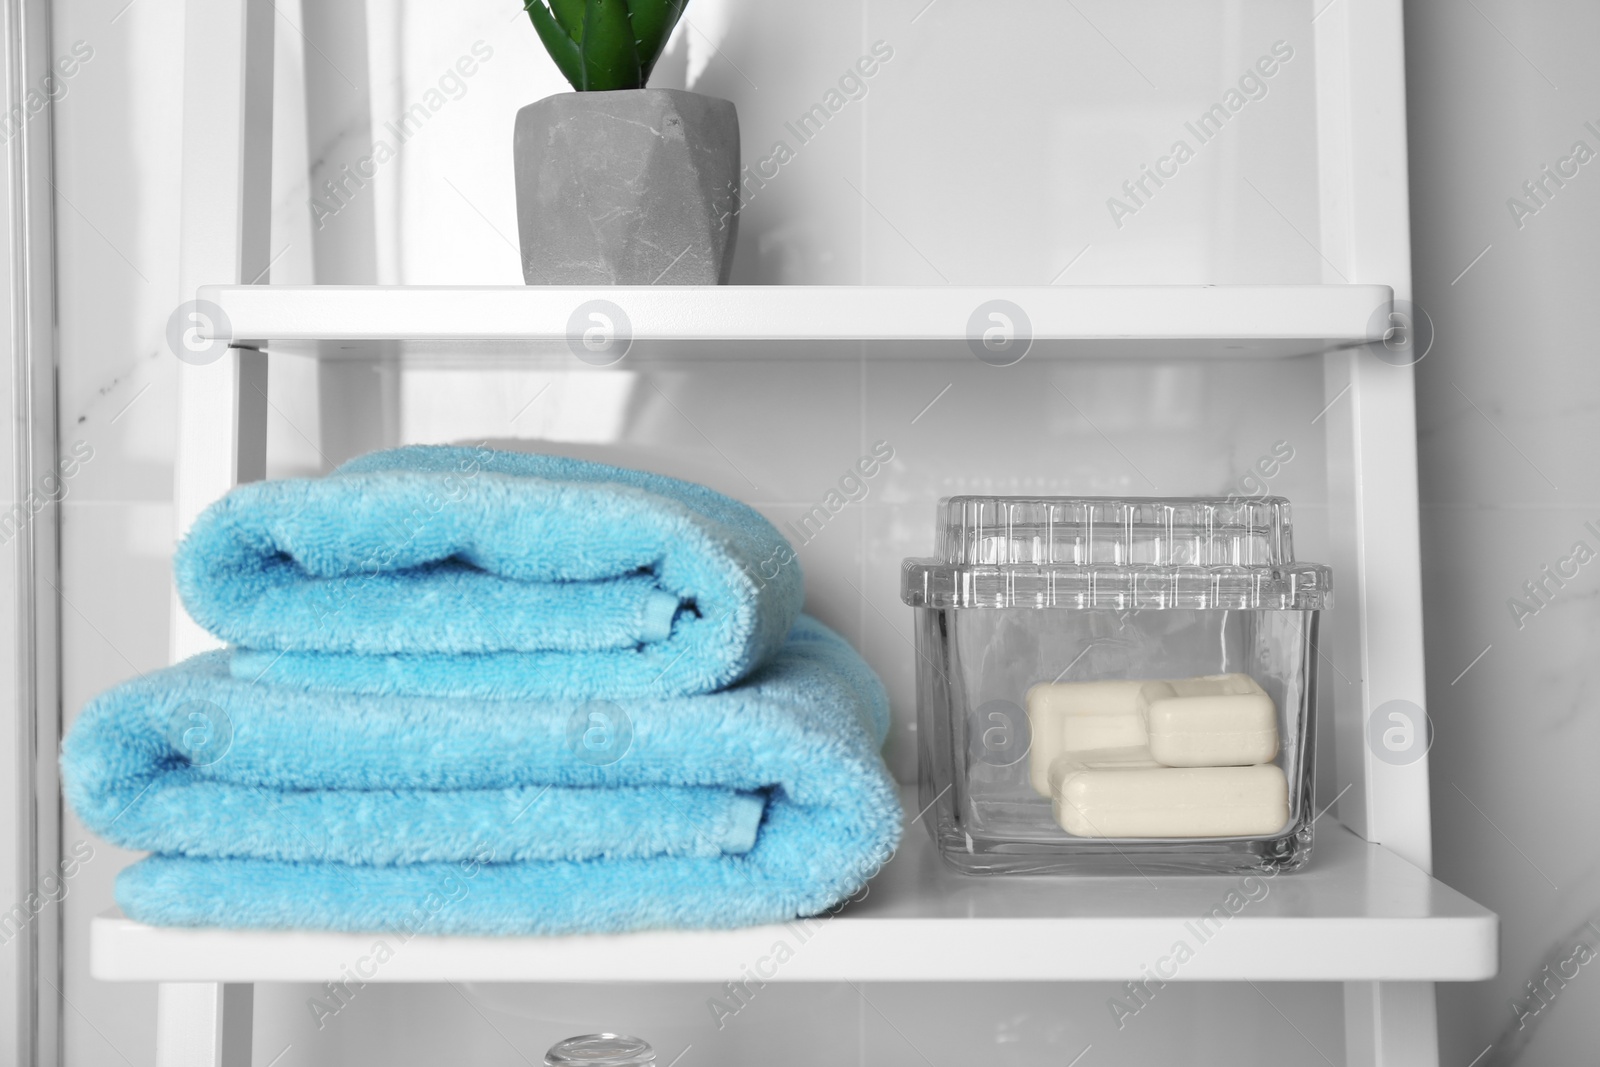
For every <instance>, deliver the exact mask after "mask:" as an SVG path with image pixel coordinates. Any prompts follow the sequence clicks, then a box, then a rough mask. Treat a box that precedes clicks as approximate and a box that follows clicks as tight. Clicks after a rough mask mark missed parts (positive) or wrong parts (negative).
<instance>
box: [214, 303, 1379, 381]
mask: <svg viewBox="0 0 1600 1067" xmlns="http://www.w3.org/2000/svg"><path fill="white" fill-rule="evenodd" d="M199 297H200V299H201V300H202V301H209V302H210V303H211V304H212V305H214V309H211V310H212V313H211V314H210V315H207V316H206V318H207V319H208V320H210V321H213V322H215V324H216V325H215V327H214V328H212V329H211V331H210V333H207V334H206V336H215V337H218V338H221V339H224V340H227V341H231V342H233V343H236V344H240V345H246V346H250V347H262V346H265V347H268V348H270V349H271V350H272V351H274V352H280V351H281V352H292V353H299V354H304V355H313V356H320V357H324V358H330V357H331V358H349V357H355V358H370V357H374V356H382V355H394V354H403V355H422V356H452V355H459V354H479V355H507V356H515V355H528V354H538V353H540V352H554V353H556V354H561V355H569V354H571V352H570V351H569V350H575V349H576V348H579V347H582V345H583V339H584V337H585V336H587V337H588V338H589V341H590V344H591V345H592V346H593V347H591V348H588V349H584V352H583V355H584V357H585V358H586V361H587V362H590V363H593V364H596V365H605V364H607V363H609V362H612V361H614V359H615V358H617V353H618V351H619V349H621V348H626V352H627V354H628V355H629V356H631V357H633V358H638V357H641V356H672V357H679V358H681V357H685V356H704V355H750V354H784V355H796V354H804V355H821V356H843V357H850V358H856V357H859V356H861V355H864V354H868V353H870V354H871V355H873V356H874V357H878V356H883V357H893V356H913V357H920V358H927V357H930V356H933V357H937V356H949V357H953V358H967V359H972V358H980V359H983V360H984V361H985V362H989V363H994V364H996V365H1005V364H1006V363H1009V362H1013V361H1015V359H1017V358H1020V355H1021V354H1022V351H1023V344H1022V343H1023V342H1026V354H1027V355H1029V356H1033V357H1035V358H1037V357H1040V356H1045V357H1069V358H1080V359H1100V358H1121V357H1129V356H1135V357H1157V358H1168V359H1191V358H1221V359H1228V358H1239V357H1255V358H1283V357H1289V356H1300V355H1307V354H1310V353H1316V352H1325V351H1329V350H1332V349H1336V348H1345V347H1350V346H1353V345H1359V344H1364V343H1367V342H1370V341H1378V340H1381V339H1382V337H1383V334H1384V331H1385V329H1386V328H1387V327H1388V325H1389V321H1388V311H1389V308H1390V304H1391V301H1392V298H1393V292H1392V290H1391V289H1390V288H1389V287H1388V286H1384V285H1283V286H1273V285H1245V286H1240V285H1196V286H1186V285H1172V286H1162V285H1110V286H1010V287H1006V286H990V287H983V286H901V287H872V286H782V285H727V286H615V287H609V288H565V287H543V286H537V287H536V286H520V285H519V286H488V287H474V286H272V285H234V286H203V287H202V288H201V289H200V292H199ZM596 316H599V317H596ZM206 329H207V328H206V327H202V331H203V332H204V331H205V330H206ZM608 331H609V333H608ZM1007 331H1009V333H1008V332H1007ZM608 336H612V337H620V338H622V339H623V340H624V341H627V340H630V339H631V347H630V346H628V345H619V344H617V343H616V342H615V341H613V342H612V346H611V347H610V348H609V349H608V348H606V347H605V346H604V342H605V341H606V338H607V337H608ZM986 337H987V340H988V347H985V338H986ZM569 338H570V340H569ZM755 342H759V343H755ZM980 353H981V354H980Z"/></svg>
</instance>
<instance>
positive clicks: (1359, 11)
mask: <svg viewBox="0 0 1600 1067" xmlns="http://www.w3.org/2000/svg"><path fill="white" fill-rule="evenodd" d="M1313 32H1314V34H1315V41H1316V57H1317V127H1318V149H1319V155H1320V157H1321V165H1320V175H1321V179H1322V188H1321V202H1322V213H1321V214H1322V231H1321V241H1322V251H1323V256H1324V259H1325V260H1326V261H1327V262H1328V265H1329V273H1331V274H1333V275H1335V276H1334V277H1327V278H1325V280H1326V281H1345V282H1354V283H1368V284H1373V283H1382V284H1387V285H1390V286H1393V288H1394V293H1395V301H1396V304H1397V306H1398V307H1400V308H1402V309H1404V308H1407V307H1408V306H1409V300H1410V297H1411V223H1410V201H1409V188H1408V177H1407V168H1406V103H1405V101H1406V85H1405V32H1404V23H1403V17H1402V8H1401V0H1331V2H1330V3H1328V4H1327V6H1326V7H1323V8H1322V9H1321V11H1320V13H1318V14H1317V15H1316V16H1315V21H1314V25H1313ZM1323 380H1324V389H1325V401H1326V402H1327V403H1328V405H1329V407H1328V410H1327V414H1326V417H1327V420H1328V424H1327V425H1328V428H1327V435H1328V455H1329V470H1328V511H1329V515H1330V522H1331V527H1332V528H1331V531H1330V532H1331V537H1330V545H1331V548H1332V560H1331V562H1332V563H1333V566H1334V573H1335V574H1336V575H1338V593H1337V596H1338V598H1339V604H1338V608H1337V610H1335V611H1334V612H1333V613H1332V616H1333V617H1332V621H1333V626H1332V627H1331V628H1330V629H1331V637H1332V640H1331V645H1332V662H1333V664H1334V666H1335V671H1336V674H1335V677H1334V679H1333V681H1332V688H1333V691H1334V693H1335V697H1336V699H1335V701H1334V713H1335V724H1334V731H1333V736H1334V747H1335V750H1336V760H1335V763H1336V765H1337V767H1338V768H1339V773H1340V777H1341V781H1339V782H1337V783H1334V784H1333V790H1332V791H1335V792H1337V791H1338V790H1341V789H1345V787H1346V786H1348V787H1349V788H1348V791H1347V792H1345V793H1344V794H1343V798H1342V799H1341V800H1340V801H1339V818H1340V819H1341V821H1343V822H1344V823H1346V824H1347V825H1349V826H1350V827H1352V828H1353V829H1355V830H1356V831H1357V832H1359V833H1360V834H1362V835H1363V836H1364V837H1366V838H1367V839H1368V840H1371V841H1377V842H1381V843H1382V844H1384V845H1385V846H1387V847H1388V848H1390V849H1393V850H1394V851H1395V852H1396V853H1398V854H1399V855H1401V856H1403V857H1404V858H1406V859H1408V860H1410V861H1411V862H1412V863H1415V864H1416V865H1417V866H1419V867H1421V868H1422V869H1423V870H1425V871H1426V870H1430V869H1431V868H1432V864H1433V839H1432V829H1431V812H1430V801H1429V795H1428V760H1427V754H1426V747H1425V746H1426V736H1427V723H1426V718H1425V713H1423V714H1424V717H1423V718H1422V721H1420V722H1416V721H1413V722H1412V726H1413V728H1414V729H1415V731H1417V735H1418V738H1419V740H1418V742H1417V743H1419V744H1421V745H1422V746H1424V747H1423V749H1422V751H1421V752H1419V753H1418V754H1417V755H1416V757H1415V758H1413V759H1410V760H1409V761H1405V760H1397V761H1393V762H1391V761H1390V760H1386V759H1382V758H1379V756H1378V753H1377V750H1376V749H1375V748H1374V746H1373V744H1372V743H1371V742H1370V740H1369V737H1370V734H1369V730H1368V721H1369V719H1370V717H1371V716H1372V715H1373V713H1374V712H1375V711H1379V710H1380V709H1383V708H1384V706H1385V705H1388V704H1389V702H1390V701H1404V702H1406V703H1405V704H1402V705H1391V706H1390V707H1391V708H1393V709H1395V710H1397V712H1398V713H1399V714H1402V715H1405V714H1406V710H1407V706H1408V705H1409V707H1411V708H1415V709H1417V710H1418V711H1421V709H1423V708H1424V707H1425V703H1426V697H1425V690H1424V673H1423V645H1422V573H1421V558H1420V554H1419V540H1420V527H1419V521H1418V516H1417V448H1416V402H1415V392H1414V385H1413V382H1414V375H1413V372H1412V369H1411V367H1410V366H1395V365H1392V363H1391V362H1389V361H1386V360H1384V359H1380V358H1378V356H1377V355H1376V354H1375V353H1374V351H1373V349H1371V348H1358V349H1354V350H1351V351H1348V352H1335V353H1332V354H1330V355H1328V356H1325V357H1324V375H1323ZM1374 501H1385V502H1387V503H1386V504H1385V505H1384V506H1383V507H1382V508H1381V510H1380V509H1379V508H1377V507H1375V506H1374V505H1373V502H1374ZM1412 718H1413V719H1414V718H1415V716H1412ZM1344 1004H1345V1050H1346V1059H1347V1061H1348V1062H1349V1063H1350V1064H1352V1065H1361V1067H1396V1065H1399V1064H1407V1065H1412V1064H1415V1065H1418V1067H1436V1065H1437V1064H1438V1062H1439V1042H1438V1031H1437V1017H1436V1013H1435V1010H1434V989H1433V986H1432V984H1431V983H1418V982H1407V983H1395V982H1350V983H1346V985H1345V996H1344Z"/></svg>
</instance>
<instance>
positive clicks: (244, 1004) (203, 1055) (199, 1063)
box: [156, 982, 255, 1067]
mask: <svg viewBox="0 0 1600 1067" xmlns="http://www.w3.org/2000/svg"><path fill="white" fill-rule="evenodd" d="M254 1012H255V986H253V985H247V984H240V983H233V982H230V983H227V984H224V983H221V982H162V983H161V984H160V985H158V986H157V987H156V1067H250V1041H251V1037H252V1036H253V1035H252V1033H251V1030H252V1028H253V1024H254Z"/></svg>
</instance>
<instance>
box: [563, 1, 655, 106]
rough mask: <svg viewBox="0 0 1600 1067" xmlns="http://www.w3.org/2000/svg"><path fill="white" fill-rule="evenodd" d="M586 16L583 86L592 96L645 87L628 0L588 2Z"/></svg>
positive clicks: (582, 50)
mask: <svg viewBox="0 0 1600 1067" xmlns="http://www.w3.org/2000/svg"><path fill="white" fill-rule="evenodd" d="M588 2H589V6H588V10H586V11H585V12H584V14H583V43H582V44H581V45H580V46H579V48H580V50H581V53H582V56H583V85H582V86H581V88H583V89H585V90H588V91H589V92H604V91H607V90H612V89H638V88H639V87H641V86H642V85H644V77H643V74H642V73H641V71H640V68H639V50H638V48H637V46H636V45H635V44H634V43H633V25H632V23H631V21H630V19H629V16H628V5H627V0H588Z"/></svg>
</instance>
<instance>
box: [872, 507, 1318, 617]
mask: <svg viewBox="0 0 1600 1067" xmlns="http://www.w3.org/2000/svg"><path fill="white" fill-rule="evenodd" d="M935 546H936V547H935V550H936V551H937V552H938V556H937V557H933V558H921V559H908V560H906V561H905V566H904V570H903V573H902V585H901V599H903V600H904V601H905V602H906V603H907V604H910V605H911V606H912V607H927V608H966V607H1041V608H1043V607H1057V608H1113V609H1118V610H1127V609H1141V610H1143V609H1151V608H1154V609H1160V608H1259V609H1269V608H1292V609H1310V608H1323V607H1327V606H1329V604H1330V585H1331V574H1330V572H1329V570H1328V568H1327V567H1324V566H1321V565H1319V564H1315V563H1300V562H1297V561H1296V560H1295V558H1294V538H1293V523H1292V521H1291V518H1290V512H1289V502H1288V501H1287V500H1285V499H1284V498H1282V497H1259V498H1253V499H1248V500H1240V499H1237V498H1216V499H1204V498H1154V497H1127V498H1114V497H1007V496H957V497H950V498H948V499H946V500H942V501H940V502H939V511H938V529H937V534H936V537H935Z"/></svg>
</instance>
